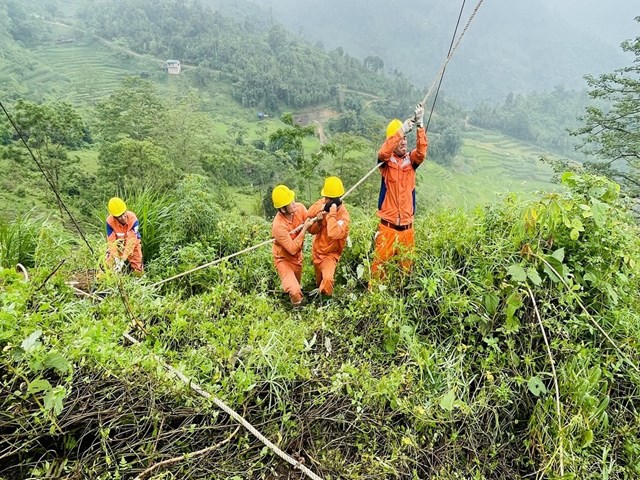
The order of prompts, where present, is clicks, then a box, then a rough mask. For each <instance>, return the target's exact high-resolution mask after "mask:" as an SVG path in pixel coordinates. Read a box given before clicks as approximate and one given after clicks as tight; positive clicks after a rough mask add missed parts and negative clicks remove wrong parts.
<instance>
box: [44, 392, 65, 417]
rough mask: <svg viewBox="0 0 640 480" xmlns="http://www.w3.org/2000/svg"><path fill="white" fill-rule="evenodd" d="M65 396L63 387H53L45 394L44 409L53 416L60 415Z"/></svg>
mask: <svg viewBox="0 0 640 480" xmlns="http://www.w3.org/2000/svg"><path fill="white" fill-rule="evenodd" d="M66 395H67V390H66V389H65V388H64V387H55V388H52V389H51V390H49V391H48V392H47V394H46V395H45V396H44V408H46V409H47V410H51V411H53V414H54V415H56V416H57V415H60V412H62V407H63V405H62V400H64V397H65V396H66Z"/></svg>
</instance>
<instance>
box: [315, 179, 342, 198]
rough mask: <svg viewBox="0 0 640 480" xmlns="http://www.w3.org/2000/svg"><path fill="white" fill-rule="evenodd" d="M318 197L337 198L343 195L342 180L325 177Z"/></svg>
mask: <svg viewBox="0 0 640 480" xmlns="http://www.w3.org/2000/svg"><path fill="white" fill-rule="evenodd" d="M320 195H322V196H323V197H328V198H338V197H341V196H342V195H344V186H343V185H342V180H340V179H339V178H338V177H327V178H325V180H324V187H323V188H322V191H321V192H320Z"/></svg>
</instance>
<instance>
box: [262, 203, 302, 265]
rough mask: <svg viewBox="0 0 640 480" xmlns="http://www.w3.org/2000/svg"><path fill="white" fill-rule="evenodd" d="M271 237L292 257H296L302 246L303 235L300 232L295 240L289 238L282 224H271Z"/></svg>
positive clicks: (287, 230) (289, 235)
mask: <svg viewBox="0 0 640 480" xmlns="http://www.w3.org/2000/svg"><path fill="white" fill-rule="evenodd" d="M305 211H306V209H305ZM271 235H272V236H273V239H274V240H275V241H276V243H277V244H278V245H280V246H281V247H282V248H284V249H285V250H286V251H287V253H288V254H289V255H292V256H293V255H296V254H297V253H298V252H299V251H300V250H301V249H302V245H303V244H304V233H302V231H300V232H299V233H298V235H297V236H296V237H295V238H291V234H290V233H289V229H288V227H287V225H286V224H285V223H282V222H278V221H275V222H274V223H273V228H272V229H271Z"/></svg>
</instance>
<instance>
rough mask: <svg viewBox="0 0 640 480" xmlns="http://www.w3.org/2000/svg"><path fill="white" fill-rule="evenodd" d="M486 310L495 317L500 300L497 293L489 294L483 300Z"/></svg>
mask: <svg viewBox="0 0 640 480" xmlns="http://www.w3.org/2000/svg"><path fill="white" fill-rule="evenodd" d="M483 303H484V308H486V309H487V313H488V314H489V315H495V313H496V311H497V310H498V304H499V303H500V299H499V298H498V296H497V295H496V294H495V293H493V292H492V293H487V294H486V295H485V296H484V298H483Z"/></svg>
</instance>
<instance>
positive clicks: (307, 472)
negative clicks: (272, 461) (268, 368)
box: [122, 333, 322, 480]
mask: <svg viewBox="0 0 640 480" xmlns="http://www.w3.org/2000/svg"><path fill="white" fill-rule="evenodd" d="M122 336H123V337H124V338H126V339H127V340H128V341H129V342H131V343H132V344H134V345H141V343H140V342H139V341H138V340H136V339H135V338H133V337H132V336H131V335H129V334H128V333H124V334H123V335H122ZM151 356H152V357H153V358H154V359H155V360H156V361H157V362H158V363H160V364H161V365H162V366H163V367H164V368H165V369H166V370H167V371H168V372H169V373H171V374H172V375H173V376H175V377H176V378H178V379H179V380H181V381H182V382H183V383H184V384H186V385H188V386H189V388H191V389H192V390H193V391H194V392H196V393H197V394H198V395H200V396H201V397H204V398H206V399H207V400H210V401H212V402H213V403H215V404H216V405H217V406H218V407H219V408H220V409H221V410H223V411H224V412H225V413H227V414H228V415H229V416H230V417H231V418H233V419H234V420H235V421H237V422H238V423H239V424H241V425H242V426H243V427H244V428H246V429H247V430H249V432H251V433H252V434H253V435H254V436H255V437H256V438H257V439H258V440H260V441H261V442H262V443H263V444H264V445H265V446H267V447H268V448H269V449H270V450H271V451H273V452H274V453H275V454H276V455H278V456H279V457H280V458H281V459H282V460H284V461H285V462H287V463H289V464H291V465H293V467H294V468H297V469H299V470H300V471H302V472H303V473H304V474H305V475H306V476H307V477H309V478H312V479H313V480H322V477H320V476H318V475H317V474H315V473H314V472H313V471H311V470H310V469H309V468H307V467H306V466H304V465H303V464H302V462H301V461H300V460H296V459H295V458H293V457H291V456H290V455H288V454H287V453H285V452H283V451H282V450H281V449H280V448H279V447H278V446H276V445H274V444H273V443H272V442H271V441H270V440H269V439H268V438H267V437H265V436H264V435H262V434H261V433H260V432H259V431H258V430H257V429H256V428H255V427H254V426H253V425H251V424H250V423H249V422H248V421H247V420H245V419H244V417H242V415H240V414H239V413H237V412H236V411H234V410H233V409H232V408H231V407H229V406H228V405H227V404H226V403H224V402H223V401H222V400H220V399H219V398H217V397H215V396H213V395H211V394H210V393H209V392H207V391H206V390H204V389H203V388H202V387H201V386H200V385H199V384H198V383H196V382H193V381H192V380H191V379H189V378H188V377H187V376H186V375H185V374H184V373H182V372H181V371H180V370H178V369H176V368H174V367H172V366H171V365H169V364H167V363H165V362H164V361H163V360H162V358H160V357H159V356H158V355H155V354H151Z"/></svg>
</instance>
